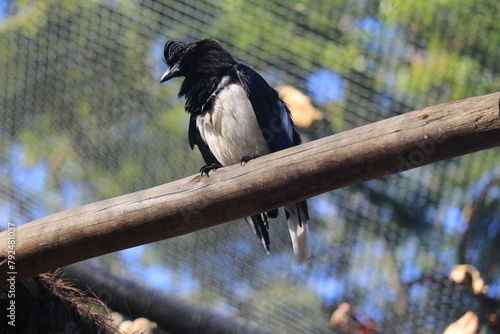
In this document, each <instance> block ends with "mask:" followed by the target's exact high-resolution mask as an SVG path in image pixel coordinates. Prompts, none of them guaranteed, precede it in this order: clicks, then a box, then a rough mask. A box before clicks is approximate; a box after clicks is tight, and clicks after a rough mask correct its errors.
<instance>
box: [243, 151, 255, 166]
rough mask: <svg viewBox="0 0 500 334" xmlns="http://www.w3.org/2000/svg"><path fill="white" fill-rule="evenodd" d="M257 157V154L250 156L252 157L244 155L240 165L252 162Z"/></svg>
mask: <svg viewBox="0 0 500 334" xmlns="http://www.w3.org/2000/svg"><path fill="white" fill-rule="evenodd" d="M258 157H259V155H258V154H252V155H245V156H244V157H242V158H241V160H240V161H241V165H242V166H245V164H246V163H247V162H249V161H250V160H253V159H257V158H258Z"/></svg>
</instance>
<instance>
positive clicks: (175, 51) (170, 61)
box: [160, 40, 193, 82]
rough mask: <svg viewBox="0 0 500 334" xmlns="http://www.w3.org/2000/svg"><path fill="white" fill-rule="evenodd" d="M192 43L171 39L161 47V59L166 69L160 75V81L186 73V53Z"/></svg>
mask: <svg viewBox="0 0 500 334" xmlns="http://www.w3.org/2000/svg"><path fill="white" fill-rule="evenodd" d="M192 44H193V43H190V44H185V43H182V42H180V41H175V40H171V41H168V42H167V43H166V44H165V47H164V48H163V61H165V64H167V65H168V70H167V71H166V72H165V73H164V74H163V76H162V77H161V80H160V82H165V81H168V80H170V79H172V78H176V77H182V76H185V75H186V70H187V67H188V66H189V65H188V64H186V60H187V58H188V57H186V55H187V54H188V53H190V52H189V51H190V50H192V48H193V45H192Z"/></svg>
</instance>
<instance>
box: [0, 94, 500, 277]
mask: <svg viewBox="0 0 500 334" xmlns="http://www.w3.org/2000/svg"><path fill="white" fill-rule="evenodd" d="M499 101H500V93H494V94H490V95H485V96H479V97H474V98H470V99H467V100H462V101H458V102H454V103H448V104H442V105H438V106H433V107H429V108H425V109H421V110H418V111H414V112H411V113H407V114H404V115H400V116H396V117H393V118H390V119H387V120H384V121H380V122H377V123H373V124H370V125H366V126H363V127H360V128H356V129H353V130H350V131H346V132H343V133H339V134H337V135H333V136H330V137H326V138H322V139H319V140H316V141H313V142H309V143H306V144H302V145H299V146H296V147H293V148H290V149H287V150H284V151H280V152H276V153H273V154H269V155H266V156H263V157H260V158H258V159H255V160H252V161H250V162H248V163H247V164H246V165H245V166H243V167H242V166H240V165H234V166H229V167H225V168H222V169H219V170H217V171H215V172H212V173H210V177H208V178H207V177H201V176H200V175H195V176H191V177H187V178H184V179H181V180H178V181H174V182H171V183H168V184H164V185H161V186H158V187H154V188H151V189H146V190H143V191H139V192H136V193H132V194H128V195H124V196H120V197H116V198H111V199H108V200H105V201H101V202H97V203H92V204H88V205H85V206H82V207H79V208H76V209H72V210H67V211H63V212H59V213H56V214H53V215H50V216H47V217H45V218H42V219H38V220H35V221H33V222H31V223H28V224H25V225H22V226H19V227H18V228H16V239H15V240H16V243H15V251H16V260H15V266H16V267H15V270H16V272H17V275H16V279H18V280H19V279H22V278H25V277H29V276H32V275H34V274H37V273H41V272H44V271H47V270H50V269H54V268H57V267H61V266H65V265H68V264H71V263H74V262H78V261H81V260H84V259H88V258H92V257H95V256H99V255H103V254H106V253H110V252H115V251H118V250H121V249H125V248H129V247H133V246H138V245H142V244H146V243H150V242H155V241H159V240H163V239H168V238H174V237H177V236H180V235H184V234H187V233H191V232H194V231H198V230H201V229H204V228H208V227H211V226H214V225H218V224H223V223H226V222H229V221H232V220H235V219H238V218H242V217H245V216H249V215H251V214H255V213H258V212H263V211H266V210H270V209H274V208H278V207H282V206H284V205H286V204H291V203H294V202H297V201H300V200H303V199H306V198H309V197H312V196H315V195H318V194H321V193H324V192H327V191H330V190H333V189H338V188H341V187H345V186H348V185H351V184H355V183H359V182H363V181H367V180H371V179H374V178H378V177H381V176H385V175H390V174H394V173H398V172H401V171H404V170H407V169H411V168H415V167H419V166H423V165H427V164H430V163H433V162H436V161H440V160H444V159H449V158H453V157H457V156H460V155H464V154H467V153H470V152H475V151H479V150H483V149H487V148H491V147H495V146H499V145H500V110H499ZM312 228H313V229H314V222H313V224H312ZM7 239H8V236H7V231H4V232H2V233H0V244H1V245H3V246H2V247H1V248H0V279H1V281H2V282H5V279H6V277H7V273H8V272H9V271H11V270H9V268H7V259H6V257H7V247H6V246H7V245H8V240H7Z"/></svg>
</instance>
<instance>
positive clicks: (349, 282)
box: [0, 0, 500, 333]
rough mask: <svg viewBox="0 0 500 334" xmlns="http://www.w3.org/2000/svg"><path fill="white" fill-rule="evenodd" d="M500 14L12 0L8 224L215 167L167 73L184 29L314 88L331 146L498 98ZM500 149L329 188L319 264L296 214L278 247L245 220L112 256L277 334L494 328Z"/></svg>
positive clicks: (131, 271)
mask: <svg viewBox="0 0 500 334" xmlns="http://www.w3.org/2000/svg"><path fill="white" fill-rule="evenodd" d="M499 10H500V7H499V3H498V2H497V1H496V0H482V1H477V0H460V1H436V2H427V1H417V0H410V1H398V0H392V1H390V0H379V1H345V0H336V1H331V0H329V1H326V0H323V1H302V2H293V1H219V2H212V1H194V0H187V1H154V0H142V1H131V0H130V1H129V0H123V1H117V0H108V1H98V0H96V1H87V2H83V1H56V0H53V1H48V0H47V1H12V0H11V1H4V2H3V3H2V5H1V6H0V11H1V13H0V15H1V20H0V76H1V78H2V80H0V142H1V145H0V171H1V175H2V177H1V178H0V220H1V221H4V222H7V221H12V222H13V223H15V224H16V225H21V224H24V223H26V222H29V221H31V220H34V219H37V218H40V217H43V216H46V215H48V214H51V213H54V212H57V211H61V210H65V209H68V208H73V207H77V206H79V205H83V204H86V203H91V202H95V201H97V200H101V199H105V198H110V197H113V196H118V195H121V194H126V193H130V192H133V191H137V190H142V189H146V188H148V187H152V186H155V185H159V184H163V183H167V182H170V181H173V180H176V179H179V178H181V177H185V176H189V175H193V174H195V173H197V172H198V170H199V168H200V167H201V166H202V165H203V162H202V159H201V156H200V154H199V152H197V151H191V149H190V147H189V143H188V140H187V131H188V129H187V127H188V116H187V114H186V113H185V112H184V106H183V104H184V101H183V100H181V99H179V98H177V96H176V95H177V93H178V90H179V87H180V80H179V81H178V82H175V81H172V82H169V84H167V85H160V84H159V79H160V76H161V74H162V73H163V72H164V71H165V70H166V65H165V64H164V63H163V61H162V53H163V45H164V44H165V42H166V41H167V40H169V39H179V40H183V41H193V40H196V39H202V38H208V37H211V38H216V39H218V40H219V41H221V43H222V44H223V45H224V46H225V47H226V48H228V49H229V50H230V51H231V52H232V54H233V55H234V57H235V58H236V59H237V60H238V61H240V62H242V63H246V64H248V65H250V66H252V67H253V68H254V69H256V70H257V71H258V72H259V73H260V74H261V75H262V76H263V77H264V78H266V80H267V81H268V82H269V83H270V84H271V85H272V86H290V87H294V88H296V89H298V90H299V91H301V92H303V93H304V94H306V95H307V96H309V97H310V99H311V103H312V105H313V106H314V109H313V110H314V113H312V114H310V113H305V112H304V110H301V109H300V108H299V110H293V113H294V119H296V120H297V124H298V125H299V128H298V130H299V132H300V133H301V135H302V138H303V141H312V140H314V139H317V138H321V137H324V136H327V135H330V134H334V133H338V132H341V131H344V130H349V129H352V128H355V127H358V126H361V125H365V124H368V123H372V122H375V121H378V120H382V119H385V118H388V117H391V116H395V115H398V114H401V113H405V112H408V111H412V110H415V109H418V108H422V107H426V106H431V105H435V104H439V103H444V102H451V101H455V100H459V99H464V98H467V97H472V96H478V95H483V94H487V93H492V92H495V91H499V90H500V79H499V76H498V71H499V67H500V63H499V61H498V60H499V59H500V51H499V50H500V21H499V20H498V18H497V15H496V13H498V11H499ZM299 120H301V121H300V122H299ZM299 123H300V124H299ZM424 149H425V148H423V151H422V152H423V153H425V151H424ZM332 154H335V152H332ZM499 154H500V151H499V150H498V149H490V150H487V151H482V152H477V153H474V154H470V155H467V156H463V157H460V158H456V159H451V160H447V161H444V162H441V163H436V164H433V165H429V166H425V167H420V168H417V169H413V170H411V171H407V172H404V173H400V174H397V175H392V176H388V177H385V178H382V179H377V180H373V181H369V182H365V183H362V184H358V185H354V186H350V187H347V188H343V189H339V190H336V191H334V192H331V193H326V194H323V195H320V196H317V197H315V198H312V199H310V200H309V207H310V211H311V213H310V214H311V230H312V234H313V253H314V257H313V260H312V262H311V263H310V264H307V265H305V266H296V265H295V264H294V261H293V253H292V250H291V245H290V242H289V236H288V230H287V227H286V222H285V220H284V218H283V217H282V216H284V214H283V213H281V215H280V216H281V217H280V218H278V219H276V220H273V221H272V222H271V224H272V225H271V231H270V232H271V245H272V252H271V255H270V256H266V254H265V252H264V250H263V249H262V247H261V245H260V243H259V241H258V240H257V238H255V236H254V235H253V234H252V232H251V230H250V229H249V228H248V226H247V225H246V223H245V222H244V221H236V222H231V223H228V224H224V225H222V226H218V227H214V228H210V229H207V230H203V231H200V232H196V233H192V234H189V235H185V236H182V237H179V238H176V239H171V240H165V241H162V242H158V243H155V244H151V245H146V246H141V247H136V248H133V249H129V250H124V251H121V252H118V253H114V254H108V255H106V256H102V257H100V258H97V259H94V261H96V262H99V263H101V264H103V268H106V270H109V271H112V272H122V273H125V274H126V275H127V276H128V277H133V278H135V279H137V280H143V281H145V282H146V283H147V284H149V285H151V286H153V287H155V288H157V289H160V290H163V291H165V292H167V293H169V294H171V295H174V296H177V297H179V298H180V299H183V300H185V301H188V302H190V303H193V304H197V305H203V306H204V307H206V308H209V309H211V310H213V311H215V312H217V313H220V314H223V315H227V316H229V317H234V318H239V319H243V320H244V321H247V322H250V323H253V324H255V325H257V326H259V327H261V328H263V329H265V330H268V331H270V332H273V333H330V332H346V333H375V332H380V333H430V332H433V333H439V332H443V331H444V330H445V329H446V328H447V327H448V326H449V325H450V324H451V323H453V322H455V321H456V320H458V319H459V318H461V317H462V316H464V314H466V312H468V311H472V312H473V313H474V314H475V315H477V317H478V318H477V320H475V321H476V322H477V323H478V324H479V326H480V327H481V329H482V330H483V332H487V331H491V332H493V331H494V330H495V329H494V328H495V327H494V326H495V321H497V322H496V324H497V325H496V326H497V327H496V328H497V330H498V328H499V326H500V325H498V320H495V319H496V318H495V317H494V316H493V314H495V312H496V314H498V309H496V308H495V307H494V306H493V307H492V306H491V305H497V306H498V303H497V304H495V303H493V304H491V303H490V304H488V303H486V302H485V301H495V300H497V301H498V299H499V298H500V278H499V277H500V260H499V259H500V257H499V255H498V254H500V212H499V211H500V210H499V208H500V206H499V196H500V187H499V186H500V168H499V167H500V164H499V161H498V157H499ZM213 214H214V215H216V214H217V212H214V213H213ZM91 242H92V241H91V240H89V245H90V244H91ZM457 264H464V265H467V266H464V267H454V266H455V265H457ZM460 270H463V272H462V273H463V275H466V274H467V273H468V274H469V275H470V276H471V277H474V279H472V281H474V282H475V283H477V282H479V280H480V279H482V281H481V282H483V286H481V287H480V290H474V289H471V286H470V285H467V284H465V283H466V282H465V281H464V280H463V279H462V280H461V279H460V278H457V277H459V276H460V275H459V274H460V272H459V271H460ZM452 271H453V272H454V274H455V275H458V276H456V277H455V276H453V275H452V276H453V277H452V278H453V281H452V280H450V277H449V276H450V273H452ZM479 276H480V278H479ZM460 282H462V283H463V284H458V283H460ZM335 311H336V312H335ZM334 312H335V314H336V316H333V317H331V316H332V314H333V313H334Z"/></svg>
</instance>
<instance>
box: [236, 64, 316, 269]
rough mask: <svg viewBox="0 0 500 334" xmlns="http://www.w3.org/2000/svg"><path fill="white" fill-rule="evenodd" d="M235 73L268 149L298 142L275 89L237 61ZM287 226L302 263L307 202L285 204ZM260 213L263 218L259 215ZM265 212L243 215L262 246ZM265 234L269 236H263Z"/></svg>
mask: <svg viewBox="0 0 500 334" xmlns="http://www.w3.org/2000/svg"><path fill="white" fill-rule="evenodd" d="M235 70H236V73H237V76H238V78H239V80H240V82H241V84H242V86H243V88H244V90H245V92H246V93H247V96H248V99H249V100H250V103H251V104H252V108H253V110H254V112H255V116H256V118H257V122H258V123H259V127H260V129H261V131H262V134H263V135H264V139H266V142H267V145H268V147H269V149H270V150H271V152H276V151H279V150H283V149H286V148H289V147H292V146H294V145H298V144H300V136H299V134H298V133H297V132H296V131H295V128H294V126H293V122H292V119H291V116H290V110H288V108H287V107H286V105H285V103H283V101H281V100H280V99H279V97H278V92H277V91H276V90H275V89H273V88H271V87H270V86H269V84H268V83H267V82H266V81H265V80H264V79H263V78H262V77H261V76H260V75H259V74H258V73H257V72H255V71H254V70H252V69H251V68H250V67H248V66H245V65H242V64H238V65H235ZM285 212H286V217H287V221H288V228H289V230H290V236H291V238H292V244H293V251H294V253H295V257H296V260H297V263H299V264H302V263H305V262H307V261H308V260H309V258H310V257H311V253H310V246H309V227H308V220H309V217H308V216H309V215H308V212H307V202H306V201H302V202H299V203H296V204H293V205H288V206H286V207H285ZM262 217H264V219H262ZM266 218H267V216H266V213H263V214H261V215H256V216H252V217H251V219H248V218H247V222H248V223H249V224H250V226H252V225H253V226H252V228H253V230H254V232H255V233H256V234H257V236H259V238H260V239H261V241H262V243H263V244H264V247H265V248H266V250H267V251H268V252H269V247H268V246H266V244H265V243H266V241H265V237H264V234H263V233H261V234H259V232H262V231H265V233H266V234H267V232H268V231H267V227H268V224H267V219H266ZM267 238H269V237H268V236H267Z"/></svg>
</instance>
